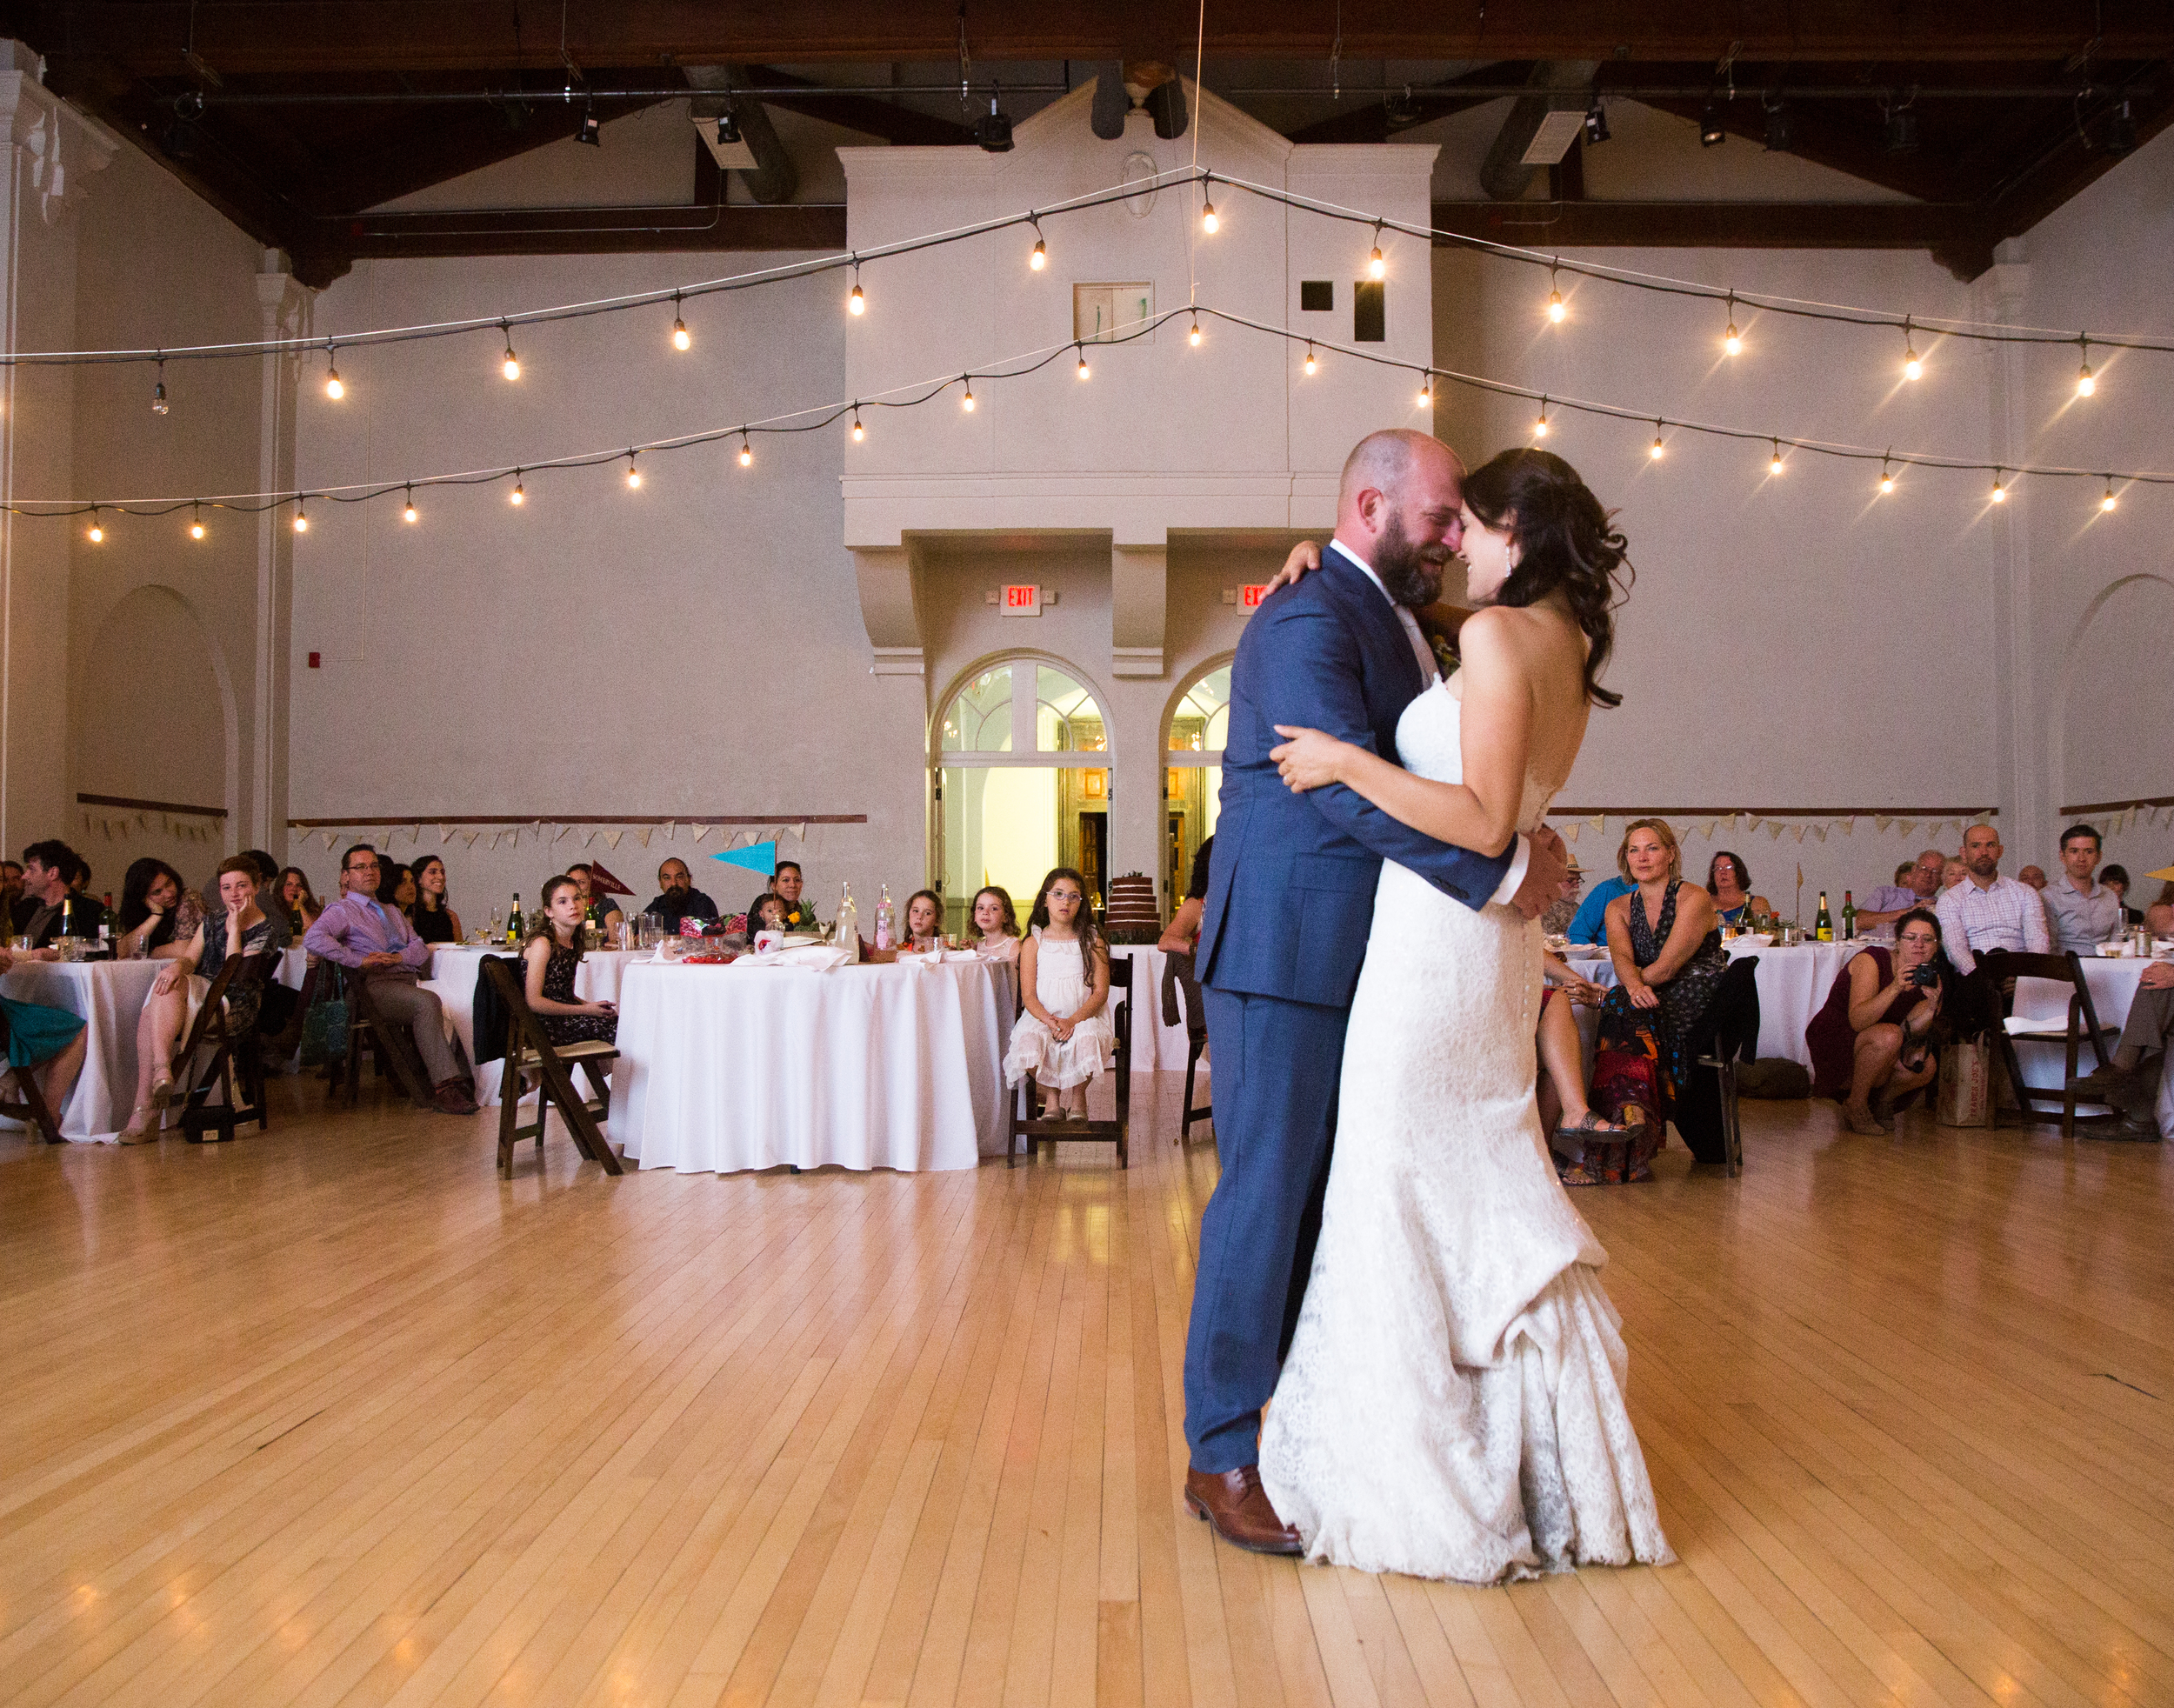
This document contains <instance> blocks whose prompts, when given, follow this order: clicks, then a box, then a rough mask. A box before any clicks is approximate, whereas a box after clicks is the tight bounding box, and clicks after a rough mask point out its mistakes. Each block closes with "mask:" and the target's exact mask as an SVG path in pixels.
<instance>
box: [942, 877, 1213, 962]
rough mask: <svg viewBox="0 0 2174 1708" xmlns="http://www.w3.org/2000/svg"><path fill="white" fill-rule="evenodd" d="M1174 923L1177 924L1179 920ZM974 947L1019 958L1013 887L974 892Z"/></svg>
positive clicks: (988, 955)
mask: <svg viewBox="0 0 2174 1708" xmlns="http://www.w3.org/2000/svg"><path fill="white" fill-rule="evenodd" d="M1193 864H1195V865H1196V866H1197V865H1198V864H1199V862H1198V861H1197V860H1196V861H1195V862H1194V863H1193ZM1180 911H1183V910H1182V909H1181V910H1180ZM1193 917H1194V922H1195V926H1196V929H1197V924H1198V920H1199V913H1198V911H1197V909H1196V910H1195V912H1194V916H1193ZM1172 923H1173V924H1175V923H1176V922H1175V921H1173V922H1172ZM1164 935H1165V936H1167V935H1168V933H1167V932H1166V933H1164ZM974 949H975V951H976V952H977V954H979V955H980V956H981V957H982V958H983V959H984V960H988V961H1016V960H1017V959H1018V958H1019V911H1018V909H1017V908H1016V907H1015V906H1013V905H1012V901H1011V891H1009V890H1006V889H1004V888H1003V887H1002V886H1001V885H998V884H990V885H988V886H987V887H986V888H984V889H982V890H978V891H975V893H974ZM1191 951H1192V944H1191V942H1190V940H1188V941H1187V943H1186V944H1185V952H1186V953H1188V954H1190V952H1191Z"/></svg>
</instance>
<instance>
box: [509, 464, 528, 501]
mask: <svg viewBox="0 0 2174 1708" xmlns="http://www.w3.org/2000/svg"><path fill="white" fill-rule="evenodd" d="M528 501H529V489H528V488H527V487H525V486H523V485H522V484H521V470H518V469H516V470H514V471H513V490H512V491H510V492H509V493H507V494H506V502H507V503H508V504H512V505H514V506H516V507H519V506H520V505H522V504H526V503H528Z"/></svg>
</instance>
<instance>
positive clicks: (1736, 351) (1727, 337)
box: [1721, 290, 1744, 356]
mask: <svg viewBox="0 0 2174 1708" xmlns="http://www.w3.org/2000/svg"><path fill="white" fill-rule="evenodd" d="M1721 348H1722V351H1723V353H1724V354H1725V355H1729V356H1736V355H1740V354H1741V353H1742V352H1743V350H1744V337H1743V334H1741V333H1740V332H1738V331H1737V297H1736V292H1735V291H1733V290H1731V292H1730V293H1729V330H1727V331H1725V332H1724V333H1723V334H1722V335H1721Z"/></svg>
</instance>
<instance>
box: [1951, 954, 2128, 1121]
mask: <svg viewBox="0 0 2174 1708" xmlns="http://www.w3.org/2000/svg"><path fill="white" fill-rule="evenodd" d="M1977 966H1978V971H1979V972H1980V973H1981V974H1983V975H1984V977H1985V978H1986V979H1987V980H1988V981H1989V982H1990V983H1991V986H1992V988H1993V989H1994V990H1995V991H2003V990H2006V989H2007V988H2009V981H2010V980H2011V979H2015V978H2044V979H2047V980H2050V981H2051V982H2052V983H2054V984H2065V985H2067V986H2068V987H2069V999H2068V1015H2067V1017H2066V1018H2065V1020H2064V1021H2063V1022H2062V1023H2061V1024H2044V1025H2034V1026H2028V1027H2025V1028H2024V1029H2023V1030H2021V1031H2009V1030H2008V1028H2007V1027H2006V1026H2004V1025H2003V1024H2000V1022H1999V1019H1998V1010H1997V1009H1996V1010H1995V1020H1994V1024H1993V1026H1992V1028H1991V1035H1992V1037H1993V1038H1994V1040H1995V1042H1994V1044H1993V1048H1994V1049H1995V1050H1997V1051H1999V1052H2000V1060H2001V1064H2002V1065H2003V1066H2004V1067H2005V1068H2006V1069H2007V1071H2008V1084H2009V1086H2010V1088H2011V1090H2012V1091H2014V1092H2015V1094H2016V1104H2017V1107H2016V1109H2015V1110H2014V1111H2013V1113H2014V1115H2015V1118H2017V1120H2019V1121H2022V1122H2024V1123H2026V1124H2038V1123H2043V1122H2046V1121H2051V1120H2052V1119H2053V1118H2054V1114H2055V1111H2053V1110H2051V1109H2044V1110H2042V1109H2040V1108H2039V1107H2038V1106H2037V1105H2038V1104H2041V1103H2053V1104H2058V1105H2059V1116H2060V1122H2061V1137H2062V1138H2075V1137H2076V1127H2077V1123H2078V1122H2079V1121H2080V1122H2083V1123H2084V1124H2086V1125H2090V1126H2112V1127H2122V1128H2126V1127H2127V1126H2128V1122H2127V1120H2126V1119H2125V1118H2124V1116H2123V1115H2122V1114H2121V1112H2120V1111H2118V1110H2109V1111H2107V1112H2106V1113H2105V1114H2104V1115H2078V1114H2077V1112H2076V1103H2077V1098H2076V1085H2077V1080H2078V1079H2079V1078H2081V1076H2080V1075H2079V1074H2077V1071H2076V1066H2077V1057H2078V1056H2079V1055H2080V1054H2081V1052H2082V1050H2083V1046H2084V1040H2085V1039H2087V1038H2088V1039H2089V1040H2090V1042H2091V1054H2092V1056H2093V1057H2096V1058H2097V1063H2098V1065H2099V1066H2100V1067H2101V1068H2104V1067H2105V1066H2106V1065H2107V1061H2106V1037H2107V1034H2106V1033H2105V1032H2104V1031H2103V1030H2102V1029H2101V1028H2100V1026H2099V1024H2098V1011H2097V1008H2096V1007H2094V1006H2093V1005H2092V1003H2091V985H2090V984H2088V983H2087V982H2086V981H2085V979H2084V963H2083V960H2082V958H2081V957H2079V956H2077V953H2076V951H2074V950H2070V951H2068V952H2067V953H2066V954H2061V955H2025V954H2020V953H2017V952H2016V951H2011V950H2006V949H1993V950H1989V951H1986V952H1985V953H1984V954H1983V955H1981V956H1979V957H1977ZM2019 1037H2020V1038H2029V1039H2031V1040H2032V1041H2034V1042H2037V1043H2041V1044H2066V1045H2067V1046H2068V1060H2067V1064H2066V1066H2065V1067H2064V1070H2063V1072H2062V1076H2061V1089H2060V1090H2059V1091H2051V1090H2049V1089H2044V1088H2042V1087H2039V1086H2035V1085H2026V1084H2024V1081H2023V1064H2022V1063H2021V1061H2019V1060H2018V1059H2017V1055H2016V1040H2017V1038H2019ZM2003 1113H2004V1111H2002V1110H2001V1109H2000V1107H1999V1106H1998V1104H1995V1106H1994V1110H1993V1124H1994V1125H1996V1126H1997V1125H1999V1124H2000V1118H2001V1115H2002V1114H2003ZM2155 1137H2156V1135H2155Z"/></svg>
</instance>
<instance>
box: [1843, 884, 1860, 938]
mask: <svg viewBox="0 0 2174 1708" xmlns="http://www.w3.org/2000/svg"><path fill="white" fill-rule="evenodd" d="M1842 941H1843V942H1844V943H1855V942H1856V941H1857V898H1856V897H1853V896H1852V895H1851V893H1850V892H1849V891H1847V890H1844V891H1843V892H1842Z"/></svg>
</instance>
